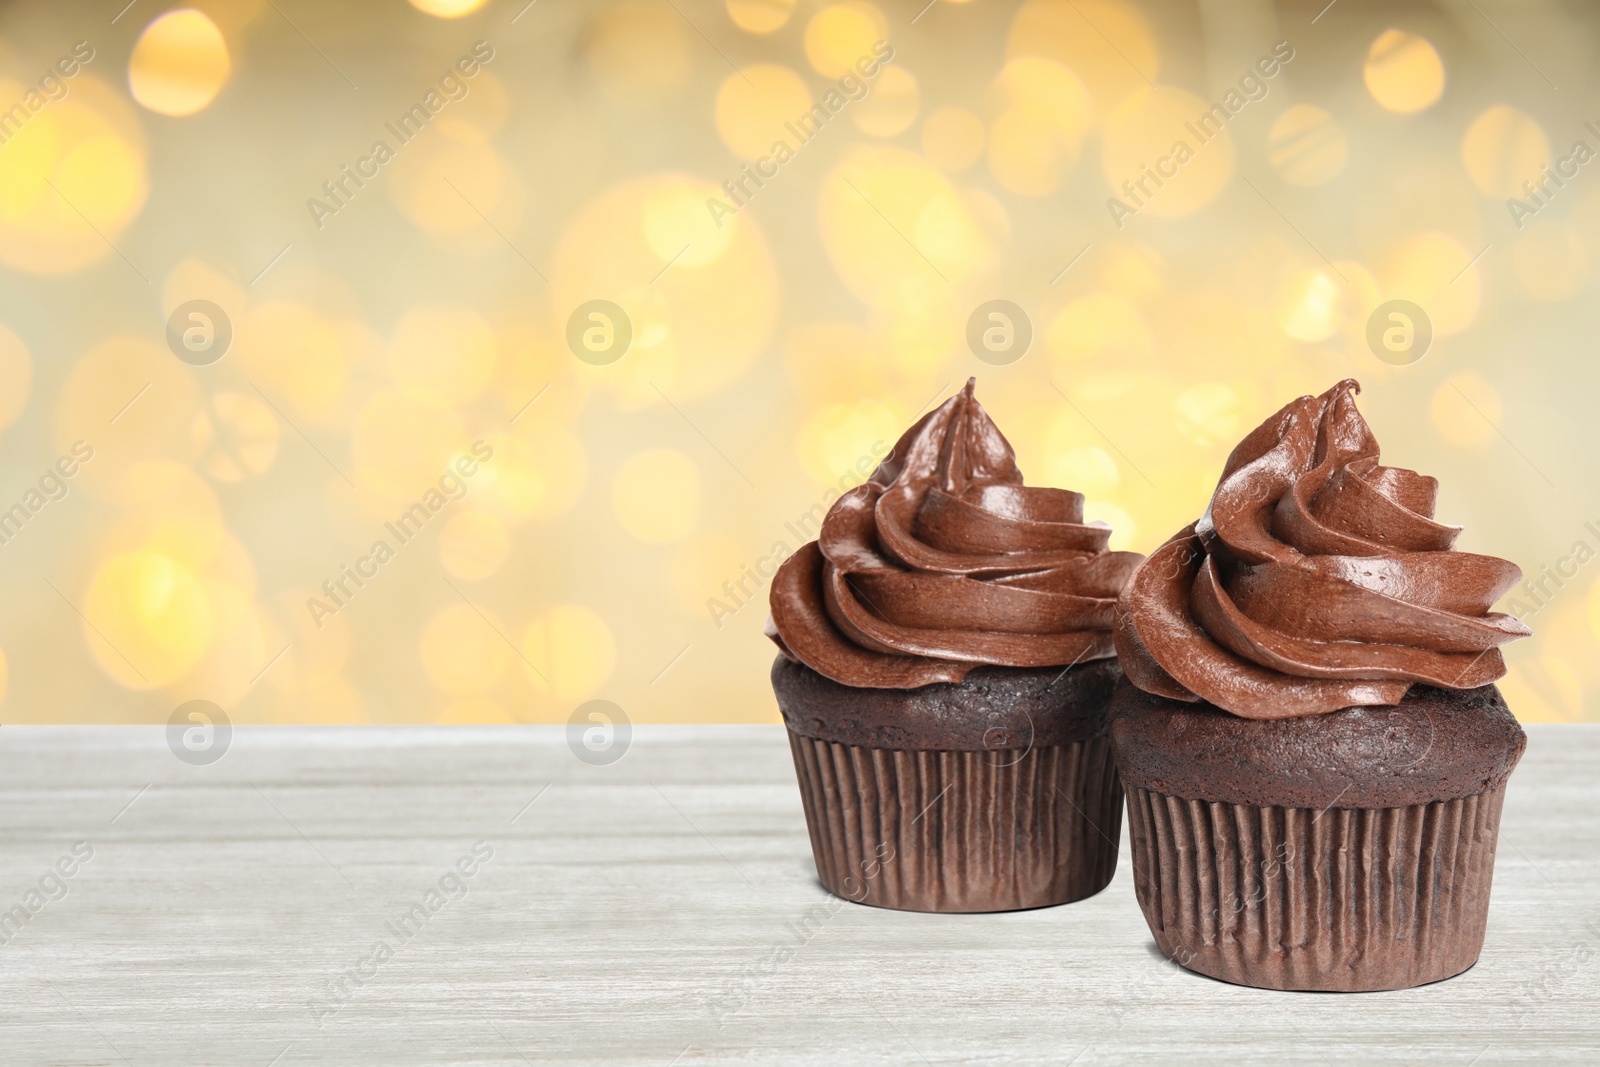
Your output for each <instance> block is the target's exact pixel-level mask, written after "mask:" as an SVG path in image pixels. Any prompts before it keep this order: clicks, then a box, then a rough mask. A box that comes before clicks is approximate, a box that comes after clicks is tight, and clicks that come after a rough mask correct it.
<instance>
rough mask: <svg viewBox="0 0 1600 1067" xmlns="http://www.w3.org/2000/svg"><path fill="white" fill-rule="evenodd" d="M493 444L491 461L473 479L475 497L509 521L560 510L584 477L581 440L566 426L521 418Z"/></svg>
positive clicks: (575, 496) (477, 502)
mask: <svg viewBox="0 0 1600 1067" xmlns="http://www.w3.org/2000/svg"><path fill="white" fill-rule="evenodd" d="M492 444H493V446H494V461H493V462H492V463H487V464H485V465H484V466H483V468H482V470H480V471H479V473H478V475H477V477H476V478H474V479H473V490H472V491H473V494H474V495H473V502H474V504H475V505H477V506H481V507H483V508H485V509H487V510H489V511H492V512H494V513H495V514H496V515H498V516H499V517H500V518H502V519H504V520H505V521H506V522H507V523H508V524H511V525H515V524H517V523H520V522H525V521H527V520H529V519H548V518H553V517H554V516H556V515H560V514H561V513H562V512H564V511H566V510H567V509H568V508H570V507H571V506H572V505H573V503H574V502H575V501H576V500H577V499H578V494H579V493H581V492H582V491H583V486H584V484H585V482H587V481H588V478H589V465H588V462H587V460H586V459H585V458H584V451H583V445H582V444H581V443H580V442H579V441H578V439H577V438H576V437H574V436H573V435H572V433H571V431H569V430H567V429H566V428H565V427H562V426H548V425H544V424H541V423H536V422H532V421H531V420H527V419H525V420H523V421H522V422H520V423H518V424H517V426H516V427H514V428H513V432H512V433H510V434H500V435H496V436H495V437H494V438H493V441H492ZM480 492H481V493H482V494H483V495H482V497H481V498H480V497H479V496H478V495H477V494H479V493H480Z"/></svg>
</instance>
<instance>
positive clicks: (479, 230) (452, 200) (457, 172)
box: [352, 130, 531, 276]
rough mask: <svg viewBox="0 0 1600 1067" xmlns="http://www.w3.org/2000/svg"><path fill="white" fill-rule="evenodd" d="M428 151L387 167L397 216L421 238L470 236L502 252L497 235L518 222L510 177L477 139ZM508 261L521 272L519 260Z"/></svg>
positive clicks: (439, 142)
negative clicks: (432, 235) (429, 234)
mask: <svg viewBox="0 0 1600 1067" xmlns="http://www.w3.org/2000/svg"><path fill="white" fill-rule="evenodd" d="M440 132H441V133H443V132H446V131H445V130H441V131H440ZM430 147H431V149H432V150H431V151H429V152H427V153H416V154H412V153H406V154H402V155H401V156H400V157H399V158H398V159H397V160H395V162H394V163H392V164H390V165H389V167H388V168H387V170H388V171H389V181H388V183H387V184H388V189H389V197H390V199H391V200H392V201H393V202H394V205H395V207H397V208H399V210H400V214H402V215H404V216H405V218H406V219H407V220H408V221H409V222H410V223H411V224H412V225H414V226H416V227H417V229H419V230H422V231H423V232H425V233H431V234H438V235H440V236H453V235H458V234H468V233H472V234H476V235H477V236H479V237H480V238H481V239H482V240H483V241H484V243H485V244H488V243H490V242H492V243H493V244H494V246H495V247H496V248H497V249H504V248H505V242H504V239H503V238H502V236H501V234H505V233H510V232H513V231H514V230H515V229H516V228H517V225H518V223H519V222H520V221H521V218H522V192H521V187H520V185H519V184H518V182H517V176H516V172H515V171H513V170H512V169H511V168H510V167H508V166H506V163H505V161H504V160H503V159H501V158H500V153H498V152H496V151H495V149H494V148H493V146H491V145H489V144H487V143H486V142H484V141H482V140H478V139H474V140H464V139H460V138H456V137H449V136H446V137H440V138H436V139H434V143H433V144H432V145H431V146H430ZM359 204H360V201H359V200H356V201H354V202H353V204H352V206H356V205H359ZM485 219H488V220H489V221H488V222H485V221H484V220H485ZM496 230H498V231H500V232H499V233H496V232H495V231H496ZM508 252H509V250H508ZM512 262H513V263H514V264H515V265H516V266H518V267H523V268H524V269H526V267H525V265H524V264H522V263H521V261H520V260H519V259H513V260H512ZM530 276H531V275H530Z"/></svg>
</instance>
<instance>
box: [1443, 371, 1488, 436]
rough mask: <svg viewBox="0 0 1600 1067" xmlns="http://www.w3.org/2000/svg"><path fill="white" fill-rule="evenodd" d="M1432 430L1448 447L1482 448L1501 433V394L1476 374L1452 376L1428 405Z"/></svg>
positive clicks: (1467, 373) (1467, 372) (1468, 372)
mask: <svg viewBox="0 0 1600 1067" xmlns="http://www.w3.org/2000/svg"><path fill="white" fill-rule="evenodd" d="M1428 413H1429V414H1430V415H1431V416H1432V418H1433V428H1434V430H1436V431H1437V432H1438V434H1439V436H1440V437H1442V438H1444V440H1445V442H1446V443H1447V444H1452V445H1455V446H1456V447H1457V448H1470V449H1481V448H1484V447H1486V446H1488V445H1489V444H1490V443H1492V442H1493V441H1494V440H1495V439H1496V438H1497V437H1499V436H1500V435H1499V432H1498V431H1497V430H1496V429H1495V427H1497V426H1498V425H1499V424H1500V394H1499V393H1497V392H1495V389H1494V386H1492V385H1490V384H1489V383H1488V382H1487V381H1485V380H1484V378H1483V375H1481V374H1479V373H1478V372H1476V371H1464V372H1462V373H1460V374H1452V375H1451V376H1450V377H1448V378H1446V379H1445V380H1444V381H1442V382H1440V383H1439V386H1438V388H1436V389H1435V390H1434V391H1433V400H1432V401H1431V402H1430V403H1429V405H1428Z"/></svg>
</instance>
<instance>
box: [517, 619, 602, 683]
mask: <svg viewBox="0 0 1600 1067" xmlns="http://www.w3.org/2000/svg"><path fill="white" fill-rule="evenodd" d="M522 654H523V655H524V656H526V657H527V659H528V662H529V663H531V664H532V665H533V666H532V667H529V666H528V665H527V664H526V663H525V664H523V668H522V670H523V674H524V676H525V677H526V678H527V679H528V681H529V682H530V683H532V685H533V687H534V689H536V690H538V691H539V692H542V693H548V694H550V695H552V696H554V697H556V698H557V699H561V700H577V699H580V698H582V697H586V696H589V695H590V694H591V693H593V692H594V691H595V690H596V689H599V688H600V687H601V686H602V685H604V684H605V682H606V679H608V678H610V677H611V669H612V667H613V666H614V665H615V664H616V660H617V650H616V643H615V642H614V641H613V639H612V637H611V627H609V626H607V625H606V621H605V620H604V619H602V618H601V617H600V616H599V615H597V614H595V612H594V611H593V610H591V609H589V608H586V607H584V606H583V605H582V604H560V605H557V606H556V607H553V608H551V609H550V610H549V611H546V612H544V613H543V614H542V615H540V616H538V617H537V618H535V619H534V620H533V621H531V622H530V623H528V625H527V627H526V628H525V629H524V630H523V631H522Z"/></svg>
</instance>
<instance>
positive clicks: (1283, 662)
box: [1116, 380, 1529, 719]
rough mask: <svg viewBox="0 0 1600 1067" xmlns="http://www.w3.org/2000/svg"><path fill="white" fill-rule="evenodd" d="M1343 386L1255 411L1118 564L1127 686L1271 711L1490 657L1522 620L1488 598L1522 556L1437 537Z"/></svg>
mask: <svg viewBox="0 0 1600 1067" xmlns="http://www.w3.org/2000/svg"><path fill="white" fill-rule="evenodd" d="M1359 390H1360V386H1359V385H1358V384H1357V383H1356V382H1354V381H1352V380H1346V381H1343V382H1340V383H1339V384H1338V385H1336V386H1334V387H1333V388H1332V389H1330V390H1328V391H1327V392H1326V393H1324V394H1322V395H1321V396H1318V397H1311V396H1304V397H1301V398H1300V399H1298V400H1295V401H1293V402H1292V403H1290V404H1288V405H1287V406H1285V407H1284V408H1283V410H1281V411H1279V412H1278V413H1277V414H1276V415H1274V416H1272V417H1271V418H1270V419H1268V420H1267V421H1266V422H1264V423H1262V424H1261V426H1260V427H1258V428H1257V429H1256V430H1255V431H1254V432H1252V433H1251V434H1250V435H1249V436H1248V437H1246V438H1245V439H1244V441H1243V442H1241V443H1240V444H1239V446H1238V447H1237V448H1236V449H1234V451H1233V454H1232V455H1231V456H1230V457H1229V458H1228V463H1227V466H1226V468H1225V469H1224V471H1223V474H1222V479H1221V481H1220V482H1219V483H1218V485H1217V489H1216V492H1215V493H1214V494H1213V496H1212V498H1211V504H1210V506H1209V507H1208V508H1207V509H1206V513H1205V515H1203V516H1202V517H1201V518H1200V520H1199V521H1198V522H1196V523H1195V524H1194V525H1192V526H1189V527H1186V528H1185V529H1183V530H1181V531H1179V532H1178V534H1177V535H1176V536H1174V537H1173V538H1172V539H1170V540H1169V541H1167V542H1166V544H1164V545H1162V546H1161V548H1159V549H1157V550H1156V551H1155V552H1154V553H1152V554H1151V556H1150V558H1149V559H1148V560H1146V561H1145V562H1144V563H1143V564H1142V565H1141V566H1140V567H1139V568H1138V569H1137V570H1136V571H1135V573H1134V575H1133V577H1132V579H1131V581H1130V582H1129V583H1128V587H1127V588H1126V589H1125V590H1124V592H1123V594H1122V598H1121V600H1120V602H1119V604H1118V608H1117V622H1116V647H1117V653H1118V655H1119V657H1120V658H1121V660H1122V665H1123V670H1124V671H1125V672H1126V674H1127V676H1128V678H1129V680H1130V681H1132V682H1133V683H1134V684H1135V685H1137V686H1138V687H1139V688H1140V689H1143V690H1144V691H1145V692H1147V693H1152V694H1155V695H1157V696H1164V697H1169V698H1172V699H1175V700H1185V701H1198V700H1205V701H1209V702H1210V703H1212V704H1215V705H1217V706H1218V707H1221V708H1223V709H1225V710H1227V711H1230V712H1232V713H1234V714H1235V715H1240V716H1244V717H1246V718H1252V719H1284V718H1294V717H1298V716H1304V715H1320V714H1325V713H1328V712H1332V711H1337V710H1339V709H1342V708H1348V707H1356V706H1380V705H1393V704H1398V703H1399V702H1400V701H1401V699H1402V698H1404V697H1405V695H1406V691H1407V690H1408V689H1410V688H1411V686H1412V685H1413V684H1414V683H1419V682H1420V683H1425V684H1427V685H1432V686H1437V687H1440V688H1444V689H1472V688H1476V687H1478V686H1483V685H1487V684H1489V683H1490V682H1493V681H1494V680H1495V679H1497V678H1499V677H1501V676H1502V675H1503V674H1504V673H1505V663H1504V661H1503V660H1502V658H1501V655H1500V652H1499V646H1500V645H1502V644H1504V643H1506V642H1507V641H1511V640H1514V639H1516V638H1518V637H1524V636H1527V634H1528V633H1529V630H1528V628H1527V627H1526V626H1524V625H1523V624H1522V623H1521V622H1519V621H1518V620H1517V619H1515V618H1513V617H1512V616H1509V615H1504V614H1499V613H1496V612H1491V611H1490V610H1489V607H1490V605H1491V604H1493V603H1494V601H1495V600H1496V599H1498V598H1499V597H1500V595H1501V594H1502V593H1504V592H1505V591H1506V590H1507V589H1509V588H1510V587H1511V586H1512V585H1514V584H1515V583H1516V582H1517V581H1518V580H1519V579H1520V578H1521V576H1522V572H1521V571H1520V570H1519V569H1518V568H1517V566H1516V565H1515V564H1513V563H1510V562H1507V561H1506V560H1503V559H1498V558H1496V557H1493V556H1480V555H1474V554H1471V553H1467V552H1457V551H1454V550H1453V548H1452V546H1453V545H1454V543H1455V539H1456V535H1457V534H1458V533H1460V528H1459V527H1456V526H1446V525H1444V524H1442V523H1439V522H1436V521H1434V518H1433V509H1434V498H1435V495H1436V493H1437V490H1438V483H1437V482H1436V481H1435V480H1434V479H1432V478H1429V477H1426V476H1424V475H1420V474H1418V473H1416V472H1415V471H1410V470H1404V469H1402V468H1399V467H1385V466H1382V465H1381V464H1380V463H1379V462H1378V442H1377V440H1376V439H1375V438H1374V437H1373V435H1372V431H1371V430H1370V429H1369V428H1368V426H1367V423H1366V420H1364V419H1363V418H1362V417H1361V413H1360V412H1359V411H1357V410H1356V405H1355V394H1356V393H1357V392H1359Z"/></svg>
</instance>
